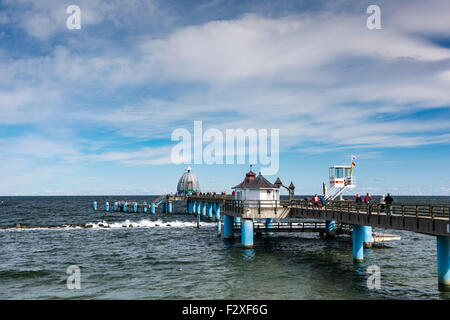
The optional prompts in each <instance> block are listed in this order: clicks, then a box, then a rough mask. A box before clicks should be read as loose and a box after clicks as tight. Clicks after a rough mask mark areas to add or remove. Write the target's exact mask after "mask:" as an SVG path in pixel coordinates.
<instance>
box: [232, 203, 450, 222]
mask: <svg viewBox="0 0 450 320" xmlns="http://www.w3.org/2000/svg"><path fill="white" fill-rule="evenodd" d="M224 202H225V203H224V205H225V210H226V211H230V212H234V213H244V209H247V208H257V209H258V211H261V210H264V209H270V208H272V209H273V210H274V211H275V212H276V211H277V210H279V209H281V208H304V209H311V210H332V211H337V212H349V213H356V214H368V215H386V214H387V213H389V214H391V215H393V216H403V217H416V218H420V217H428V218H431V219H440V220H442V219H447V220H449V221H450V205H439V204H433V205H428V204H419V203H418V204H414V203H413V204H411V203H396V204H392V205H382V204H380V203H377V202H371V203H357V202H355V201H339V200H334V201H326V202H325V204H322V203H320V202H319V203H314V202H312V201H311V200H305V199H293V200H233V199H227V200H224Z"/></svg>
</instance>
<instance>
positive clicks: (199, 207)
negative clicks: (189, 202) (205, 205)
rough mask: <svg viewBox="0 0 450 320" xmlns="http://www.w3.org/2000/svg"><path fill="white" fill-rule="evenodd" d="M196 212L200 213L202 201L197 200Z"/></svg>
mask: <svg viewBox="0 0 450 320" xmlns="http://www.w3.org/2000/svg"><path fill="white" fill-rule="evenodd" d="M197 213H198V214H202V203H201V202H200V201H197Z"/></svg>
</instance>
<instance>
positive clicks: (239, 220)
mask: <svg viewBox="0 0 450 320" xmlns="http://www.w3.org/2000/svg"><path fill="white" fill-rule="evenodd" d="M234 223H235V224H237V225H239V224H240V223H241V218H240V217H234Z"/></svg>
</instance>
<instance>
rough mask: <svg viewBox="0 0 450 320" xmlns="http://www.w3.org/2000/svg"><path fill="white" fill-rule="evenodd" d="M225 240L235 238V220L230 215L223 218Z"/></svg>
mask: <svg viewBox="0 0 450 320" xmlns="http://www.w3.org/2000/svg"><path fill="white" fill-rule="evenodd" d="M223 238H224V239H232V238H234V218H233V217H232V216H229V215H224V216H223Z"/></svg>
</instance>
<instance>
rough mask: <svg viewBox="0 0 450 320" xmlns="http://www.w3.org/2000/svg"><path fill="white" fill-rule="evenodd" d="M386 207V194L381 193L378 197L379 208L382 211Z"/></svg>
mask: <svg viewBox="0 0 450 320" xmlns="http://www.w3.org/2000/svg"><path fill="white" fill-rule="evenodd" d="M385 208H386V196H385V195H384V194H383V195H382V196H381V199H380V210H381V211H384V210H385Z"/></svg>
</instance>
